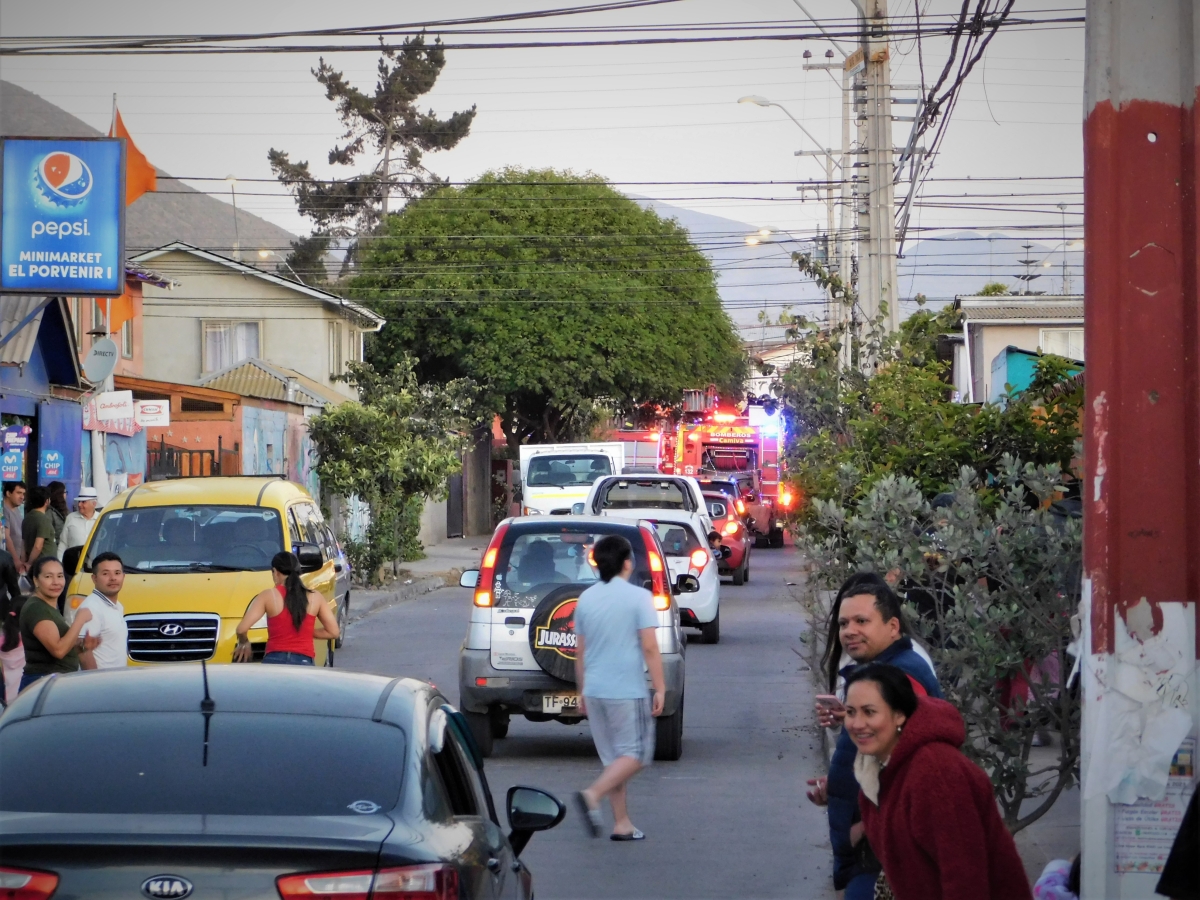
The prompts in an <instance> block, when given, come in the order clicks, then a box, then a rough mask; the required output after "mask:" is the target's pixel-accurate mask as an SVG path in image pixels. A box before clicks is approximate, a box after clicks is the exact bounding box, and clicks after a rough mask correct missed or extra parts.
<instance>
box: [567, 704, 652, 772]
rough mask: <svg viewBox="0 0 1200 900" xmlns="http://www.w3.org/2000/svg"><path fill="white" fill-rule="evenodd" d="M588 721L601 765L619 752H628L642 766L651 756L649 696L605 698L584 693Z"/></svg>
mask: <svg viewBox="0 0 1200 900" xmlns="http://www.w3.org/2000/svg"><path fill="white" fill-rule="evenodd" d="M584 699H585V700H586V702H587V716H588V723H589V724H590V725H591V728H592V740H593V741H595V743H596V752H597V753H599V754H600V761H601V762H602V763H604V765H605V766H608V765H610V764H611V763H612V762H613V761H614V760H616V759H617V758H618V757H621V756H631V757H633V758H634V759H636V760H637V761H638V762H639V763H641V764H642V765H643V766H648V765H650V763H651V761H652V760H653V759H654V716H653V715H651V707H650V698H649V697H643V698H642V699H640V700H605V699H604V698H602V697H585V698H584Z"/></svg>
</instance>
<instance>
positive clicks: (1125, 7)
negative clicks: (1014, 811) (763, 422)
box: [1079, 0, 1200, 900]
mask: <svg viewBox="0 0 1200 900" xmlns="http://www.w3.org/2000/svg"><path fill="white" fill-rule="evenodd" d="M1195 15H1196V12H1195V4H1194V3H1193V0H1158V2H1155V3H1153V4H1149V3H1146V2H1145V0H1088V3H1087V16H1086V18H1087V26H1086V27H1087V38H1086V57H1087V61H1086V65H1085V67H1084V104H1083V106H1084V123H1083V158H1084V167H1083V172H1084V175H1083V196H1084V203H1085V204H1086V207H1087V218H1086V219H1085V222H1084V241H1085V246H1084V289H1085V291H1086V292H1087V315H1086V317H1085V321H1084V332H1085V341H1086V345H1087V383H1086V384H1085V386H1084V390H1085V391H1086V394H1087V397H1086V403H1085V404H1084V411H1085V413H1084V414H1085V419H1084V438H1083V441H1084V452H1083V459H1084V465H1085V472H1086V474H1085V477H1084V479H1083V491H1082V493H1083V584H1082V595H1083V600H1082V603H1081V604H1080V607H1081V609H1080V612H1081V614H1082V618H1083V622H1082V629H1081V639H1082V647H1081V648H1080V651H1079V665H1080V668H1081V673H1082V674H1081V684H1080V685H1079V693H1080V697H1081V699H1082V705H1083V728H1082V738H1081V760H1080V767H1079V768H1080V773H1081V782H1082V784H1081V787H1080V799H1081V812H1080V824H1081V829H1080V843H1081V849H1082V860H1083V878H1082V890H1081V891H1080V897H1081V898H1083V900H1095V898H1101V897H1114V898H1115V897H1120V898H1122V900H1150V898H1154V897H1161V896H1162V895H1161V894H1159V893H1158V892H1157V890H1156V889H1157V885H1158V878H1159V876H1158V874H1157V873H1156V872H1155V871H1154V870H1155V867H1156V866H1158V865H1161V860H1162V854H1165V852H1166V851H1167V849H1168V848H1169V847H1170V845H1171V842H1172V841H1173V840H1174V838H1175V834H1176V832H1177V831H1178V828H1179V825H1178V823H1179V818H1178V817H1181V816H1182V813H1183V809H1184V804H1185V803H1186V799H1185V797H1186V793H1181V790H1190V789H1191V788H1192V787H1193V786H1194V784H1195V775H1194V772H1195V764H1194V760H1195V750H1194V747H1195V745H1194V744H1187V743H1184V741H1183V739H1184V737H1185V735H1187V734H1188V733H1189V732H1190V734H1191V735H1192V736H1193V737H1194V736H1195V735H1196V733H1197V732H1196V729H1197V725H1198V724H1200V703H1197V699H1196V697H1197V694H1196V691H1197V688H1198V687H1200V681H1198V675H1200V668H1198V666H1197V660H1198V659H1200V634H1198V633H1197V631H1198V629H1197V626H1198V624H1200V622H1198V621H1197V601H1198V600H1200V417H1197V415H1196V410H1197V409H1200V355H1198V354H1197V352H1196V348H1197V347H1200V298H1198V296H1197V289H1196V260H1197V258H1198V256H1200V240H1198V235H1197V231H1196V214H1197V199H1196V198H1197V187H1198V176H1197V173H1198V172H1200V168H1198V165H1197V164H1198V162H1200V153H1198V152H1197V145H1196V139H1195V131H1194V125H1193V123H1194V121H1195V120H1194V118H1193V106H1194V103H1195V99H1196V86H1197V71H1196V68H1195V65H1194V61H1195V60H1196V59H1197V53H1198V52H1200V36H1198V34H1197V32H1196V30H1195V21H1196V19H1195ZM1177 751H1184V752H1180V753H1178V755H1175V756H1174V758H1172V757H1173V755H1174V754H1176V753H1177ZM1188 751H1190V754H1189V753H1188ZM1173 763H1174V765H1173ZM1185 773H1186V774H1185ZM1184 852H1185V853H1191V854H1192V857H1191V859H1193V860H1194V858H1195V853H1196V847H1195V846H1194V845H1193V846H1192V849H1191V850H1190V851H1188V850H1186V847H1185V848H1184ZM1172 893H1174V891H1173V892H1172Z"/></svg>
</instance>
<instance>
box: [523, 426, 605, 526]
mask: <svg viewBox="0 0 1200 900" xmlns="http://www.w3.org/2000/svg"><path fill="white" fill-rule="evenodd" d="M624 466H625V445H624V444H622V443H621V442H620V441H612V442H608V443H596V444H525V445H524V446H522V447H521V514H522V515H525V516H536V515H567V514H569V513H570V512H571V507H572V506H574V505H575V504H576V503H582V502H583V501H584V500H586V499H587V495H588V491H589V490H591V487H592V485H593V484H594V483H595V482H596V480H597V479H600V478H603V477H604V476H605V475H618V474H620V472H621V469H622V468H624Z"/></svg>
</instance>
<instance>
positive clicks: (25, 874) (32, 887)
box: [0, 866, 58, 900]
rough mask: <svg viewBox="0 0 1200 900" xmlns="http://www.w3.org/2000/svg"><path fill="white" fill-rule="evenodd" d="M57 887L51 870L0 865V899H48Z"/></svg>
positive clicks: (56, 879) (56, 881) (56, 878)
mask: <svg viewBox="0 0 1200 900" xmlns="http://www.w3.org/2000/svg"><path fill="white" fill-rule="evenodd" d="M57 887H58V876H57V875H55V874H54V873H53V872H38V871H35V870H34V869H12V868H9V867H8V866H0V900H50V895H51V894H53V893H54V891H55V889H56V888H57Z"/></svg>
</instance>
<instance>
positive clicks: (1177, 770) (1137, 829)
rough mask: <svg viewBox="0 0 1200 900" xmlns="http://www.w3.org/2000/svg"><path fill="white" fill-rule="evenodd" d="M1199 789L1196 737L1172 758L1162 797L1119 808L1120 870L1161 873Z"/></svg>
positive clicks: (1116, 844) (1116, 840)
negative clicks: (1197, 782)
mask: <svg viewBox="0 0 1200 900" xmlns="http://www.w3.org/2000/svg"><path fill="white" fill-rule="evenodd" d="M1195 789H1196V739H1195V738H1186V739H1185V740H1184V741H1183V743H1182V744H1180V745H1179V749H1178V750H1177V751H1176V752H1175V757H1174V759H1172V760H1171V768H1170V771H1169V773H1168V777H1167V792H1166V794H1165V795H1163V798H1162V799H1161V800H1147V799H1144V798H1143V799H1141V800H1139V801H1138V802H1137V803H1131V804H1128V805H1122V804H1118V805H1117V806H1116V807H1115V810H1116V833H1115V835H1114V849H1115V851H1116V871H1118V872H1161V871H1162V870H1163V866H1164V865H1165V864H1166V861H1167V857H1168V856H1169V855H1170V853H1171V845H1172V844H1173V843H1174V841H1175V835H1176V834H1177V833H1178V831H1179V826H1180V825H1181V824H1182V822H1183V815H1184V813H1185V812H1186V811H1187V805H1188V802H1189V801H1190V800H1191V798H1192V791H1194V790H1195Z"/></svg>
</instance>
